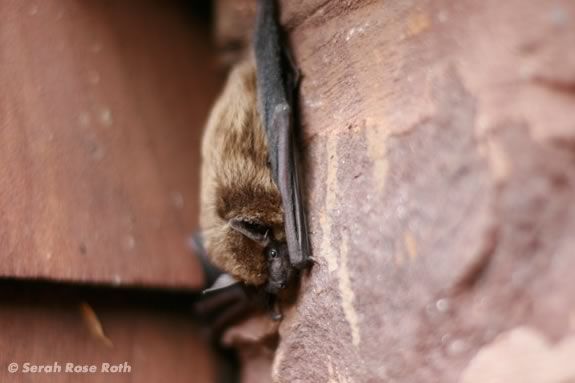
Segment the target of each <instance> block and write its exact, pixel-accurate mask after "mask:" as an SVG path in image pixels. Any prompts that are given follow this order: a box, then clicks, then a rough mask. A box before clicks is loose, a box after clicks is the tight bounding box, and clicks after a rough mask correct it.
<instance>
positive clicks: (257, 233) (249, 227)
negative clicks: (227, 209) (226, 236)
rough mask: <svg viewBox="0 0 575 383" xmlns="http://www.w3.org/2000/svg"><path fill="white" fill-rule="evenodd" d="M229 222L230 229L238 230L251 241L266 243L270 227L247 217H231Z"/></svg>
mask: <svg viewBox="0 0 575 383" xmlns="http://www.w3.org/2000/svg"><path fill="white" fill-rule="evenodd" d="M229 222H230V227H231V228H232V229H234V230H236V231H238V232H240V233H241V234H243V235H245V236H246V237H248V238H249V239H251V240H252V241H255V242H258V243H260V244H262V245H264V246H265V245H266V244H267V243H268V241H269V239H268V233H269V231H270V228H269V227H268V226H266V225H264V224H263V223H261V222H259V221H256V220H253V219H248V218H232V219H230V221H229Z"/></svg>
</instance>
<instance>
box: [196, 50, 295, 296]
mask: <svg viewBox="0 0 575 383" xmlns="http://www.w3.org/2000/svg"><path fill="white" fill-rule="evenodd" d="M257 105H258V103H257V88H256V71H255V63H254V60H253V59H252V58H248V59H246V60H245V61H244V62H242V63H241V64H239V65H237V66H236V67H235V68H234V69H233V70H232V72H231V73H230V76H229V78H228V82H227V85H226V87H225V89H224V92H223V93H222V95H221V96H220V98H219V99H218V101H217V103H216V104H215V106H214V108H213V110H212V114H211V115H210V118H209V120H208V124H207V127H206V130H205V133H204V138H203V142H202V161H203V163H202V189H201V216H200V217H201V218H200V224H201V228H202V233H203V236H204V241H205V247H206V250H207V253H208V254H209V256H210V258H211V260H212V261H213V262H214V263H215V264H216V265H217V266H218V267H220V268H221V269H222V270H224V271H226V272H228V273H229V274H231V275H232V276H233V277H235V278H236V279H238V280H240V281H244V282H246V283H248V284H253V285H261V284H263V283H265V282H266V280H267V278H268V272H267V267H268V266H267V260H266V257H265V254H264V248H265V246H266V245H267V243H268V238H269V237H270V236H272V237H273V238H274V239H275V240H284V239H285V233H284V221H283V210H282V199H281V195H280V192H279V190H278V188H277V186H276V184H275V183H274V181H273V178H272V173H271V169H270V167H269V163H268V150H267V138H266V134H265V131H264V129H263V127H262V124H261V121H260V116H259V114H258V110H257Z"/></svg>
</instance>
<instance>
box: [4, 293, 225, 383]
mask: <svg viewBox="0 0 575 383" xmlns="http://www.w3.org/2000/svg"><path fill="white" fill-rule="evenodd" d="M0 286H1V287H2V293H1V294H0V302H1V305H0V327H1V328H2V334H1V336H0V380H2V382H150V383H152V382H162V381H167V382H198V383H208V382H214V381H217V380H216V376H217V374H218V373H217V370H216V358H215V356H214V354H213V353H212V352H211V351H210V345H209V343H208V342H207V340H206V339H205V337H203V336H202V334H201V332H200V330H199V328H198V326H197V325H196V324H195V323H193V322H192V321H191V320H190V316H189V311H188V310H186V307H185V305H183V304H182V303H183V302H184V301H185V300H184V299H183V298H185V295H181V296H178V295H173V296H169V295H168V296H166V295H165V294H164V295H162V294H158V293H151V292H149V293H147V294H145V293H144V294H143V293H142V292H140V291H138V292H135V291H131V292H126V291H123V292H119V291H114V290H113V289H111V288H110V289H105V288H100V289H94V288H79V287H77V286H68V287H66V286H56V285H52V284H45V283H42V284H36V283H30V282H25V283H21V282H20V283H17V282H9V283H6V282H2V283H1V284H0ZM86 306H87V307H89V308H90V310H91V311H92V314H93V318H92V320H88V318H87V317H86V314H85V313H84V310H83V309H82V308H83V307H86ZM94 320H95V321H97V322H98V324H99V326H101V328H102V330H103V332H104V333H105V335H106V337H107V339H108V341H104V340H103V339H102V337H100V336H97V335H95V333H94V331H93V327H94V325H93V322H94ZM55 362H56V363H58V364H59V365H60V366H61V368H62V371H61V372H54V373H26V372H24V371H23V369H24V363H30V364H31V365H53V364H54V363H55ZM10 363H17V364H18V366H19V369H18V371H17V372H15V373H9V372H8V366H9V364H10ZM66 363H73V364H75V365H89V366H90V365H95V366H96V367H97V371H98V372H96V373H66V371H65V368H66ZM102 363H110V364H116V365H117V364H123V363H127V365H129V366H130V371H129V372H128V371H126V372H123V373H115V374H112V373H106V372H102V371H101V367H102Z"/></svg>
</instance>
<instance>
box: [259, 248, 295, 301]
mask: <svg viewBox="0 0 575 383" xmlns="http://www.w3.org/2000/svg"><path fill="white" fill-rule="evenodd" d="M264 251H265V257H266V260H267V264H268V282H267V286H266V289H267V291H268V292H270V293H272V294H277V293H278V292H279V291H280V290H282V289H285V288H286V287H287V286H288V284H289V281H290V279H291V277H292V274H293V269H292V266H291V264H290V260H289V253H288V247H287V243H286V242H279V241H270V243H269V244H268V245H267V246H266V248H265V250H264Z"/></svg>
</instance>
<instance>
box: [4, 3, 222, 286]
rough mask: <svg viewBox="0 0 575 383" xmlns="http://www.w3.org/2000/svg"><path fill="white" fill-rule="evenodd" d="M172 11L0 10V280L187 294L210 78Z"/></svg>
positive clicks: (198, 32)
mask: <svg viewBox="0 0 575 383" xmlns="http://www.w3.org/2000/svg"><path fill="white" fill-rule="evenodd" d="M183 5H184V4H183V2H174V1H169V2H154V1H121V2H114V1H112V2H109V1H104V2H103V1H84V0H81V1H76V0H46V1H29V0H25V1H20V0H8V1H2V2H1V3H0V276H9V277H21V278H46V279H56V280H67V281H70V280H71V281H82V282H90V283H111V284H122V285H125V284H131V285H134V284H142V285H147V286H150V285H157V286H171V287H173V286H179V287H198V286H200V285H201V284H202V283H203V281H202V277H201V275H200V273H199V268H198V265H197V264H196V262H195V260H194V258H193V257H192V256H191V254H190V253H189V251H188V249H187V247H186V239H187V237H188V236H189V235H190V234H191V232H192V231H193V230H196V229H197V216H198V188H197V184H198V179H199V177H198V171H199V166H198V165H199V157H200V156H199V141H200V135H201V130H202V127H203V125H204V120H205V118H206V115H207V113H208V110H209V107H210V106H211V102H212V99H213V97H215V93H216V91H217V87H218V85H219V81H220V76H219V75H218V74H217V73H216V72H215V65H214V63H213V62H212V61H211V58H212V53H213V51H212V50H211V48H210V45H209V35H210V30H209V28H208V26H207V25H206V24H203V23H201V22H199V21H198V20H195V19H194V18H193V17H190V14H188V13H187V8H186V7H184V6H183Z"/></svg>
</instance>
